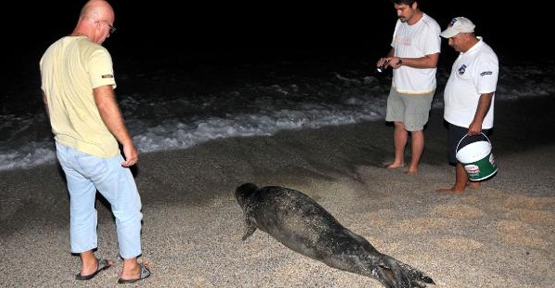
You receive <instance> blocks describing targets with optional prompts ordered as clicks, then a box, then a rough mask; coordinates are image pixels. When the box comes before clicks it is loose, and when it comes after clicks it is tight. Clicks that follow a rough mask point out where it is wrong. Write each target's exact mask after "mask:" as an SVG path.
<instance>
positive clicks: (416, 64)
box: [389, 53, 439, 69]
mask: <svg viewBox="0 0 555 288" xmlns="http://www.w3.org/2000/svg"><path fill="white" fill-rule="evenodd" d="M438 60H439V53H434V54H429V55H426V56H424V57H420V58H399V57H393V58H391V59H390V60H389V65H390V66H391V67H392V68H394V69H396V68H399V67H401V66H409V67H412V68H436V67H437V62H438Z"/></svg>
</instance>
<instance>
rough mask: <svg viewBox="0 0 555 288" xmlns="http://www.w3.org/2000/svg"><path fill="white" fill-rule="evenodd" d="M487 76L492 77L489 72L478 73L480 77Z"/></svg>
mask: <svg viewBox="0 0 555 288" xmlns="http://www.w3.org/2000/svg"><path fill="white" fill-rule="evenodd" d="M489 75H493V72H491V71H484V72H482V73H480V76H489Z"/></svg>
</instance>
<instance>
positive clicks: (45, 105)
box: [42, 91, 50, 117]
mask: <svg viewBox="0 0 555 288" xmlns="http://www.w3.org/2000/svg"><path fill="white" fill-rule="evenodd" d="M42 102H43V103H44V110H46V116H48V117H50V112H48V99H46V94H44V91H43V92H42Z"/></svg>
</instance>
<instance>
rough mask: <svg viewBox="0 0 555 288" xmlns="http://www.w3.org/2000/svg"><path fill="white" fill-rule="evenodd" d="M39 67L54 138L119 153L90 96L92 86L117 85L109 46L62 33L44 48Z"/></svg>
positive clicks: (78, 146)
mask: <svg viewBox="0 0 555 288" xmlns="http://www.w3.org/2000/svg"><path fill="white" fill-rule="evenodd" d="M40 71H41V81H42V84H41V89H42V91H43V92H44V94H45V95H46V99H47V101H48V110H49V115H50V123H51V126H52V132H53V133H54V139H55V140H56V141H57V142H59V143H62V144H64V145H67V146H69V147H72V148H74V149H76V150H78V151H81V152H84V153H87V154H91V155H94V156H98V157H102V158H109V157H113V156H115V155H117V154H118V153H120V151H119V145H118V142H117V140H116V138H115V137H114V136H113V135H112V133H111V132H110V131H109V130H108V128H107V127H106V125H105V124H104V122H103V121H102V118H101V117H100V114H99V112H98V108H97V107H96V104H95V101H94V96H93V88H96V87H100V86H104V85H111V86H112V87H113V88H116V82H115V79H114V72H113V68H112V58H111V56H110V53H109V52H108V50H106V48H104V47H102V46H101V45H98V44H95V43H93V42H92V41H90V40H89V39H88V38H87V37H84V36H67V37H63V38H61V39H60V40H58V41H56V42H54V43H53V44H52V45H50V47H48V49H47V50H46V51H45V52H44V54H43V56H42V58H41V60H40Z"/></svg>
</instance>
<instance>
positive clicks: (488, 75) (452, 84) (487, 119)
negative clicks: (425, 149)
mask: <svg viewBox="0 0 555 288" xmlns="http://www.w3.org/2000/svg"><path fill="white" fill-rule="evenodd" d="M475 27H476V26H475V25H474V23H472V21H470V20H468V19H467V18H464V17H457V18H453V20H451V22H450V23H449V26H448V27H447V29H445V31H443V32H442V33H441V34H440V35H441V37H444V38H447V39H449V46H451V47H453V49H455V51H457V52H460V54H459V56H458V57H457V59H456V60H455V62H454V63H453V66H452V68H451V74H450V75H449V79H448V80H447V84H446V86H445V92H444V101H445V108H444V109H445V110H444V115H443V118H444V119H445V121H447V123H448V129H449V133H448V145H449V148H448V157H449V164H451V165H455V166H456V178H455V184H454V185H453V187H451V188H441V189H438V190H437V191H438V192H448V193H462V192H464V190H465V188H466V186H469V187H471V188H478V187H480V182H470V181H469V178H468V175H467V174H466V171H465V169H464V167H463V165H462V164H461V163H460V162H458V161H457V159H456V153H457V151H456V150H457V145H458V143H459V141H460V140H461V139H462V138H463V137H464V136H465V135H468V136H473V135H479V134H481V133H485V134H487V132H488V131H489V130H490V129H491V128H493V110H494V109H493V106H494V105H493V103H494V99H495V90H496V88H497V79H498V75H499V60H498V58H497V55H496V54H495V52H494V51H493V49H492V48H491V47H490V46H489V45H487V44H486V43H485V42H484V41H483V39H482V37H480V36H476V35H475V34H474V28H475Z"/></svg>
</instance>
